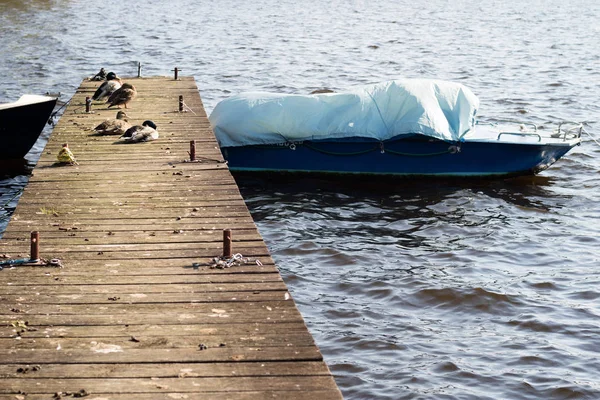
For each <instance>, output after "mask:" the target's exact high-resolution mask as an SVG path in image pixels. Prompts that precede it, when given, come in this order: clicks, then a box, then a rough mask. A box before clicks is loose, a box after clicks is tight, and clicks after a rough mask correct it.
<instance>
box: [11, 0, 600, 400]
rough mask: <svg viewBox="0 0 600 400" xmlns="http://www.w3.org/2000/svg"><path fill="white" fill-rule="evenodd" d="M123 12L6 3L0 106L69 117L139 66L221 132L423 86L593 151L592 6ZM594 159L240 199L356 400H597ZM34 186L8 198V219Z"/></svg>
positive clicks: (199, 6)
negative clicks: (533, 171) (87, 92)
mask: <svg viewBox="0 0 600 400" xmlns="http://www.w3.org/2000/svg"><path fill="white" fill-rule="evenodd" d="M130 3H131V2H130ZM130 3H126V2H121V1H116V0H107V1H104V2H101V3H90V2H84V1H68V0H54V1H50V0H48V1H42V0H40V1H32V0H29V1H27V0H25V1H7V0H0V37H1V38H2V40H0V54H1V57H0V101H8V100H15V99H16V98H18V97H19V96H20V95H21V94H22V93H45V92H61V93H63V100H65V101H66V100H68V99H69V98H70V96H71V95H72V94H73V93H74V91H75V89H76V87H77V86H78V85H79V84H80V82H81V80H82V79H83V78H84V77H86V76H90V75H93V74H94V73H96V72H97V71H98V70H99V69H100V67H105V68H106V69H107V70H114V71H115V72H117V73H118V74H119V75H124V76H128V75H129V76H133V75H136V74H137V66H138V63H141V65H142V75H145V76H150V75H171V74H172V72H171V70H172V69H173V68H174V67H178V68H180V69H182V74H184V75H192V76H194V77H195V78H196V80H197V82H198V86H199V88H200V92H201V95H202V98H203V100H204V102H205V106H206V108H207V111H208V112H210V111H211V110H212V108H213V107H214V106H215V104H216V103H217V102H218V101H219V100H221V99H223V98H225V97H227V96H229V95H231V94H235V93H238V92H240V91H245V90H267V91H278V92H286V93H308V92H310V91H312V90H314V89H320V88H329V89H334V90H343V89H346V88H349V87H351V86H354V85H358V84H364V83H372V82H378V81H382V80H389V79H395V78H403V77H410V78H413V77H427V78H439V79H448V80H458V81H460V82H462V83H464V84H466V85H467V86H469V87H470V88H471V89H472V90H473V91H474V92H475V93H476V94H477V95H478V96H479V97H480V100H481V108H480V116H481V118H482V119H490V118H512V119H521V120H524V121H527V122H533V123H536V124H543V123H546V122H548V121H557V120H577V121H585V122H586V124H587V125H586V129H587V130H588V131H589V132H590V133H591V134H592V135H594V136H595V137H600V129H598V128H599V124H598V115H599V113H600V105H599V104H600V103H599V102H598V99H599V98H600V76H599V72H598V71H599V70H600V46H599V45H598V43H599V41H598V38H599V37H600V25H598V23H597V21H598V19H600V3H597V2H596V1H593V0H575V1H570V2H564V1H559V0H547V1H541V0H537V1H536V0H534V1H530V2H524V1H516V0H504V1H485V0H484V1H480V2H465V1H442V0H430V1H421V0H416V1H415V0H413V1H404V0H397V1H369V2H367V1H359V0H356V1H342V0H332V1H328V2H324V1H316V0H306V1H303V2H298V1H289V0H278V1H274V0H255V1H253V2H244V1H232V0H222V1H212V2H208V1H184V0H173V1H170V2H164V1H156V0H150V1H146V2H144V3H143V5H141V4H142V3H139V4H140V5H139V6H138V7H137V8H136V10H135V11H134V10H133V5H132V4H130ZM136 4H137V3H136ZM167 4H168V5H167ZM49 133H50V132H47V133H46V134H49ZM43 146H44V142H43V140H41V141H40V142H39V143H38V145H37V146H36V147H35V149H34V152H33V153H32V155H31V157H30V159H31V160H32V163H34V162H35V157H36V153H37V154H39V152H41V151H42V150H43ZM599 154H600V146H599V145H598V144H596V143H595V142H594V141H592V140H591V139H590V138H589V137H587V136H585V137H584V142H583V144H582V146H580V147H577V148H575V149H574V150H573V151H571V152H570V153H569V154H568V155H567V156H566V157H564V158H563V159H561V160H560V161H559V162H558V163H557V164H555V165H554V166H553V167H552V168H550V169H549V170H547V171H545V172H543V173H542V174H541V175H540V176H537V177H535V178H522V179H513V180H506V181H504V180H502V181H468V182H460V181H434V182H423V181H418V182H417V181H413V180H408V181H401V182H392V181H383V182H369V184H368V185H367V184H363V185H360V186H359V187H357V186H355V185H349V184H348V183H347V182H339V181H338V182H335V181H334V182H332V181H322V180H316V179H303V180H300V181H298V180H291V179H286V180H277V181H274V180H264V179H255V178H244V179H240V180H239V181H240V184H241V189H242V193H243V194H244V197H245V198H246V200H247V203H248V206H249V207H250V209H251V212H252V214H253V216H254V217H255V220H256V222H257V224H258V227H259V229H260V232H261V233H262V235H263V236H264V238H265V241H266V242H267V245H268V246H269V248H270V250H271V252H272V254H273V257H274V258H275V260H276V262H277V265H278V267H279V268H280V270H281V272H282V274H283V276H284V278H285V280H286V282H287V284H288V286H289V288H290V291H291V292H292V294H293V296H294V298H295V300H296V302H297V304H298V306H299V308H300V310H301V312H302V313H303V315H304V316H305V319H306V322H307V324H308V326H309V328H310V331H311V332H312V334H313V335H314V337H315V339H316V341H317V344H318V345H319V347H320V348H321V350H322V352H323V354H324V357H325V360H326V361H327V363H328V365H329V366H330V368H331V370H332V372H333V373H334V375H335V377H336V381H337V383H338V385H339V386H340V388H341V390H342V392H343V394H344V397H345V398H347V399H403V398H406V399H413V398H414V399H417V398H419V399H454V398H456V399H571V398H586V399H597V398H600V378H599V377H600V361H599V360H600V352H599V349H600V305H599V304H600V302H599V301H600V299H599V297H600V278H599V275H598V274H597V269H598V264H599V260H598V258H599V250H598V248H599V245H600V240H599V237H600V224H599V223H600V212H599V209H598V204H599V201H600V191H599V189H598V184H599V183H600V179H599V174H598V171H599V169H600V162H599V161H598V156H599ZM25 182H26V176H24V175H19V174H14V173H12V174H11V175H7V176H6V178H5V179H3V180H0V205H3V206H4V207H3V209H2V210H0V213H1V214H0V218H4V220H6V216H7V213H10V211H11V208H12V207H14V206H15V204H16V199H17V198H18V194H19V191H20V190H21V189H22V187H23V186H24V184H25Z"/></svg>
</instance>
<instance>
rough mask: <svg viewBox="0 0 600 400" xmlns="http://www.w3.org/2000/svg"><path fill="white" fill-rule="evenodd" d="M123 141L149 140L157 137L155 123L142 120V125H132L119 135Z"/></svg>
mask: <svg viewBox="0 0 600 400" xmlns="http://www.w3.org/2000/svg"><path fill="white" fill-rule="evenodd" d="M121 139H123V140H124V141H125V142H129V143H137V142H149V141H151V140H156V139H158V130H157V128H156V124H155V123H154V122H152V121H150V120H146V121H144V122H142V125H134V126H132V127H131V128H129V129H127V131H126V132H125V133H124V134H123V136H121Z"/></svg>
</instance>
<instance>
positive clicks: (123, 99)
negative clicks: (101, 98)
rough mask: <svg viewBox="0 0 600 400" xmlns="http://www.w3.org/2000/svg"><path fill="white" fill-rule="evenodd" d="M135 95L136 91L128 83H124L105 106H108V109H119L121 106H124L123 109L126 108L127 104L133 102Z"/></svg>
mask: <svg viewBox="0 0 600 400" xmlns="http://www.w3.org/2000/svg"><path fill="white" fill-rule="evenodd" d="M136 95H137V91H136V90H135V87H133V85H132V84H130V83H124V84H123V85H121V87H120V88H119V89H117V90H115V92H114V93H113V94H111V95H110V97H109V98H108V101H107V102H106V104H108V108H111V107H112V106H117V107H119V108H121V104H123V105H125V108H127V104H128V103H129V102H130V101H131V100H133V99H134V98H135V96H136Z"/></svg>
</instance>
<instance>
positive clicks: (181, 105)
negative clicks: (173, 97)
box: [179, 96, 183, 112]
mask: <svg viewBox="0 0 600 400" xmlns="http://www.w3.org/2000/svg"><path fill="white" fill-rule="evenodd" d="M182 111H183V96H179V112H182Z"/></svg>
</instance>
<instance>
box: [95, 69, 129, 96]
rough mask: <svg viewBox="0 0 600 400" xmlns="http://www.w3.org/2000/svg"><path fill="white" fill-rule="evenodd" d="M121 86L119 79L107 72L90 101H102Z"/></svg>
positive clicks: (112, 73)
mask: <svg viewBox="0 0 600 400" xmlns="http://www.w3.org/2000/svg"><path fill="white" fill-rule="evenodd" d="M121 84H122V82H121V78H119V77H118V76H117V74H115V73H114V72H109V73H108V74H106V81H104V82H102V84H101V85H100V86H99V87H98V89H96V92H95V93H94V95H93V96H92V100H104V99H105V98H107V97H108V96H110V95H112V94H113V93H114V92H115V91H116V90H117V89H119V88H120V87H121Z"/></svg>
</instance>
